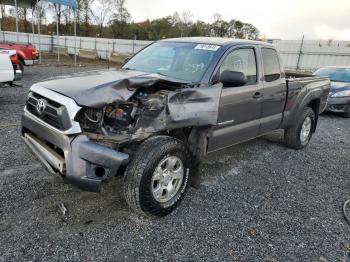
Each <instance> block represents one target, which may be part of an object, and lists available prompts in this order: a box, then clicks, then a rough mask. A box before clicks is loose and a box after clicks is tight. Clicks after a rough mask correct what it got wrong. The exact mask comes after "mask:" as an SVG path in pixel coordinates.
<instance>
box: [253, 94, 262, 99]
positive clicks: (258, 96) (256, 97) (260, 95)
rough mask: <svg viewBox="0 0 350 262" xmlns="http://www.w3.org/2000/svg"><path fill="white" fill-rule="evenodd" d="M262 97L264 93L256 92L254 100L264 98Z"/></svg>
mask: <svg viewBox="0 0 350 262" xmlns="http://www.w3.org/2000/svg"><path fill="white" fill-rule="evenodd" d="M262 96H263V94H262V93H260V92H256V93H255V94H254V95H253V98H254V99H259V98H260V97H262Z"/></svg>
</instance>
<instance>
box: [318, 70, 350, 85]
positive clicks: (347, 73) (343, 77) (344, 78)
mask: <svg viewBox="0 0 350 262" xmlns="http://www.w3.org/2000/svg"><path fill="white" fill-rule="evenodd" d="M314 75H317V76H326V77H329V79H330V80H331V81H334V82H349V83H350V68H321V69H318V70H317V71H316V72H315V73H314Z"/></svg>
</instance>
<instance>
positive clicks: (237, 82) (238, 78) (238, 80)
mask: <svg viewBox="0 0 350 262" xmlns="http://www.w3.org/2000/svg"><path fill="white" fill-rule="evenodd" d="M220 82H221V83H222V84H223V85H224V87H238V86H244V85H245V84H246V83H247V78H246V76H245V75H244V73H242V72H238V71H229V70H225V71H224V72H222V73H221V75H220Z"/></svg>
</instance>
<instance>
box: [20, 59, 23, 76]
mask: <svg viewBox="0 0 350 262" xmlns="http://www.w3.org/2000/svg"><path fill="white" fill-rule="evenodd" d="M19 68H20V69H21V71H22V74H23V73H24V62H23V61H22V60H19Z"/></svg>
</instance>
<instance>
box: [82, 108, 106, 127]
mask: <svg viewBox="0 0 350 262" xmlns="http://www.w3.org/2000/svg"><path fill="white" fill-rule="evenodd" d="M84 116H85V117H86V119H87V120H89V121H90V122H92V123H95V124H96V123H99V122H100V121H101V119H102V117H103V111H102V110H99V109H94V108H85V109H84Z"/></svg>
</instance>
